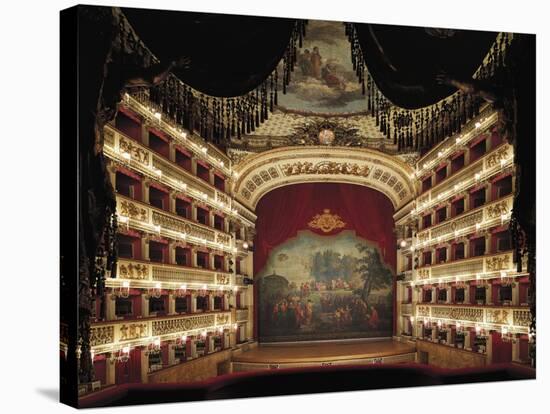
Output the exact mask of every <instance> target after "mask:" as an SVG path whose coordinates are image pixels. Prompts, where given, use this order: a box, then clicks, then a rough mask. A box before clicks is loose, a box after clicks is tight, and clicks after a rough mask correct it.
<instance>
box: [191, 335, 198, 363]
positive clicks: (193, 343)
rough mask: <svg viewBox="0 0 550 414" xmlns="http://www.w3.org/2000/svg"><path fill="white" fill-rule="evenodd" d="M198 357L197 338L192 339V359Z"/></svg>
mask: <svg viewBox="0 0 550 414" xmlns="http://www.w3.org/2000/svg"><path fill="white" fill-rule="evenodd" d="M196 357H197V343H196V341H195V337H193V338H191V358H196Z"/></svg>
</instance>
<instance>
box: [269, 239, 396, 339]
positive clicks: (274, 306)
mask: <svg viewBox="0 0 550 414" xmlns="http://www.w3.org/2000/svg"><path fill="white" fill-rule="evenodd" d="M259 276H260V278H259V295H260V298H259V299H260V300H259V306H260V324H259V330H260V340H261V341H264V342H281V341H300V340H302V341H307V340H310V341H311V340H319V339H324V340H326V339H347V338H373V337H388V336H391V334H392V305H391V304H392V289H391V287H392V272H391V270H390V268H389V267H388V266H387V265H386V264H385V263H384V261H383V258H382V256H381V254H380V252H379V250H378V248H377V247H376V246H375V245H374V244H371V243H369V242H367V241H366V240H365V239H362V238H359V237H357V236H356V235H355V233H354V232H353V231H343V232H341V233H339V234H338V235H335V236H320V235H316V234H314V233H312V232H310V231H302V232H299V233H298V236H297V237H296V238H293V239H289V240H287V241H286V242H284V243H282V244H281V245H279V246H277V247H276V248H274V249H273V250H272V252H271V254H270V256H269V258H268V260H267V263H266V265H265V267H264V269H263V271H262V272H261V273H260V275H259Z"/></svg>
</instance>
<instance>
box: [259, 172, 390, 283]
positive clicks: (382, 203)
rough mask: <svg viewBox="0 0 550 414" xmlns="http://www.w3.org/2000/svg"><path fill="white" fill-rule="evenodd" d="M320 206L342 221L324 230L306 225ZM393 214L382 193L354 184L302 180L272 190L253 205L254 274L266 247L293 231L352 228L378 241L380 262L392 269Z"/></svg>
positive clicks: (318, 211) (288, 235) (359, 234)
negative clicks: (299, 182) (334, 226)
mask: <svg viewBox="0 0 550 414" xmlns="http://www.w3.org/2000/svg"><path fill="white" fill-rule="evenodd" d="M324 209H330V212H331V214H338V215H339V216H340V217H341V218H342V221H344V222H345V223H346V226H345V227H344V228H341V229H336V230H334V231H332V232H329V233H323V232H322V231H320V230H318V229H312V228H310V227H308V223H309V222H310V221H311V219H312V218H313V217H314V216H315V215H316V214H322V213H323V210H324ZM393 214H394V208H393V205H392V203H391V201H390V200H389V199H388V198H387V197H386V196H385V195H384V194H382V193H380V192H378V191H376V190H372V189H370V188H367V187H363V186H359V185H353V184H338V183H307V184H294V185H289V186H285V187H281V188H278V189H276V190H273V191H271V192H270V193H268V194H266V195H265V196H264V197H263V198H262V199H261V200H260V202H259V203H258V205H257V207H256V215H257V216H258V219H257V221H256V237H255V241H254V273H258V272H259V271H261V270H262V268H263V267H264V265H265V262H266V260H267V257H268V256H269V252H270V251H271V249H273V248H274V247H276V246H278V245H279V244H281V243H283V242H284V241H285V240H287V239H288V238H290V237H294V236H296V234H297V232H298V231H299V230H310V231H312V232H315V233H317V234H321V235H324V236H327V235H333V234H337V233H339V232H340V231H342V230H355V232H356V234H357V235H358V236H359V237H363V238H365V239H367V240H369V241H372V242H374V243H376V244H377V245H378V247H379V248H380V253H381V254H382V256H383V258H384V260H385V262H386V263H387V264H388V265H390V267H391V269H392V270H393V271H395V263H396V248H395V246H396V241H395V235H394V233H393V229H394V226H395V224H394V221H393Z"/></svg>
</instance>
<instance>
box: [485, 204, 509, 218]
mask: <svg viewBox="0 0 550 414" xmlns="http://www.w3.org/2000/svg"><path fill="white" fill-rule="evenodd" d="M485 212H486V214H487V218H488V219H495V218H500V217H501V216H502V215H503V214H508V203H507V202H506V201H501V202H500V203H496V204H493V205H490V206H489V207H487V208H486V209H485Z"/></svg>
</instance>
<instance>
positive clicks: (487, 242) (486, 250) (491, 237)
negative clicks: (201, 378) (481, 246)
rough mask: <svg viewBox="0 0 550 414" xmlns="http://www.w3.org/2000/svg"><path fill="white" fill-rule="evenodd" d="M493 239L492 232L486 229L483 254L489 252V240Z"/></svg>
mask: <svg viewBox="0 0 550 414" xmlns="http://www.w3.org/2000/svg"><path fill="white" fill-rule="evenodd" d="M492 239H493V234H492V233H491V232H490V231H488V232H487V234H486V235H485V254H486V255H488V254H491V240H492Z"/></svg>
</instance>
